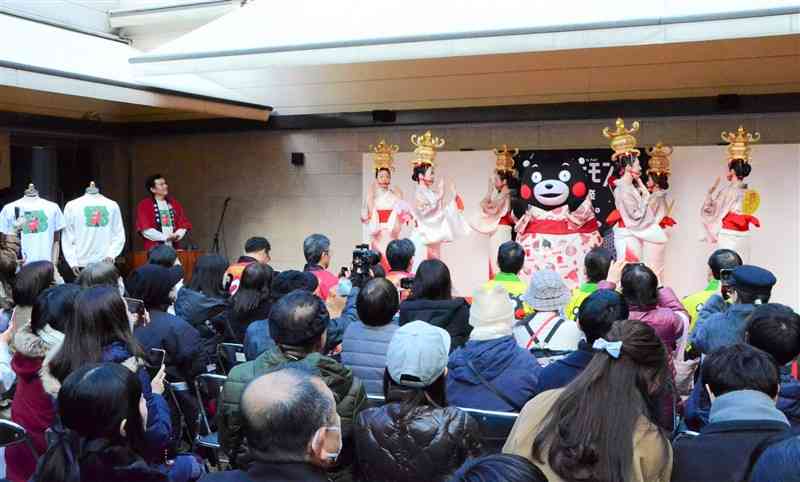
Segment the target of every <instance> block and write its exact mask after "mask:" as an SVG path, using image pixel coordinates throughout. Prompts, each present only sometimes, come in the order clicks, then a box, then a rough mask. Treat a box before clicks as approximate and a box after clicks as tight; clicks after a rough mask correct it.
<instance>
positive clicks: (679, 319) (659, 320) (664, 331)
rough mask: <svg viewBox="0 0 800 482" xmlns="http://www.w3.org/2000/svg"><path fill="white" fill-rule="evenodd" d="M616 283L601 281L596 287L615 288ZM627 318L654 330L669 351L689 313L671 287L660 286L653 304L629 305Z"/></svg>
mask: <svg viewBox="0 0 800 482" xmlns="http://www.w3.org/2000/svg"><path fill="white" fill-rule="evenodd" d="M615 288H616V285H615V284H614V283H611V282H609V281H601V282H600V283H599V284H598V289H612V290H613V289H615ZM629 309H630V315H628V319H629V320H639V321H643V322H645V323H647V324H648V325H650V326H652V327H653V329H654V330H656V334H657V335H658V337H659V338H661V341H662V342H664V345H665V346H666V347H667V349H668V350H669V351H670V353H672V352H674V351H675V349H676V348H677V342H678V340H679V339H680V338H681V335H683V328H684V325H687V326H688V324H689V313H687V312H686V309H685V308H684V307H683V303H681V300H679V299H678V296H677V295H676V294H675V292H674V291H672V288H660V289H659V290H658V301H657V303H656V305H655V306H638V305H630V306H629Z"/></svg>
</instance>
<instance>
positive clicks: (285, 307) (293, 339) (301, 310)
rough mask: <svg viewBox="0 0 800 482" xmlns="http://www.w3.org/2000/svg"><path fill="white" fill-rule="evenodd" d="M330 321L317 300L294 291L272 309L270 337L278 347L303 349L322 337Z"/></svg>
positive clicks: (321, 304) (320, 302)
mask: <svg viewBox="0 0 800 482" xmlns="http://www.w3.org/2000/svg"><path fill="white" fill-rule="evenodd" d="M312 276H313V275H312ZM329 321H330V316H329V315H328V309H327V308H326V307H325V303H323V302H322V300H321V299H319V297H318V296H315V295H314V294H312V293H309V292H308V291H305V290H294V291H292V292H291V293H289V294H287V295H286V296H284V297H282V298H281V299H280V300H279V301H278V302H277V303H275V304H274V305H273V306H272V311H270V313H269V334H270V336H271V337H272V339H273V340H275V343H277V344H279V345H291V346H304V345H306V344H308V343H309V342H311V341H313V340H314V339H315V338H317V337H318V336H320V335H322V333H323V332H324V331H325V330H327V329H328V322H329Z"/></svg>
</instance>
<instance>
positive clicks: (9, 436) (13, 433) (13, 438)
mask: <svg viewBox="0 0 800 482" xmlns="http://www.w3.org/2000/svg"><path fill="white" fill-rule="evenodd" d="M23 443H24V444H25V445H27V446H28V449H29V450H30V451H31V453H32V454H33V459H34V460H37V459H38V458H39V454H38V453H37V452H36V449H35V448H34V447H33V442H31V438H30V437H28V432H27V431H26V430H25V427H23V426H22V425H19V424H16V423H14V422H12V421H11V420H5V419H0V448H6V447H11V446H12V445H18V444H23Z"/></svg>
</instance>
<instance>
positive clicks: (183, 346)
mask: <svg viewBox="0 0 800 482" xmlns="http://www.w3.org/2000/svg"><path fill="white" fill-rule="evenodd" d="M149 313H150V323H148V324H147V325H143V326H137V327H136V329H135V330H134V331H133V336H134V337H135V338H136V340H137V341H138V342H139V344H141V345H142V349H144V351H145V353H146V354H147V353H149V351H150V349H152V348H159V349H162V350H164V351H166V352H167V353H166V358H165V359H164V364H165V365H166V371H167V379H168V380H169V381H171V382H176V381H184V380H192V379H194V377H195V376H197V375H199V374H200V373H204V372H206V371H207V370H206V367H207V366H208V365H209V363H213V360H214V359H209V358H208V357H207V354H206V353H205V352H204V351H203V349H202V348H203V346H202V342H201V340H200V334H199V333H198V331H197V330H195V329H194V328H193V327H192V326H190V325H189V324H188V323H187V322H186V321H184V320H183V319H182V318H179V317H177V316H175V315H170V314H169V313H165V312H163V311H158V310H151V311H150V312H149Z"/></svg>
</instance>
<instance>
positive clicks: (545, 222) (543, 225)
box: [525, 218, 598, 234]
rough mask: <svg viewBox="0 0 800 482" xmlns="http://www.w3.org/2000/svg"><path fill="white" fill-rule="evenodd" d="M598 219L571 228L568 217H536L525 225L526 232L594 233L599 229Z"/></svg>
mask: <svg viewBox="0 0 800 482" xmlns="http://www.w3.org/2000/svg"><path fill="white" fill-rule="evenodd" d="M597 228H598V225H597V220H596V219H592V220H591V221H589V222H587V223H586V224H584V225H583V226H580V227H578V228H574V229H573V228H571V227H570V226H569V222H568V221H567V220H566V219H562V220H553V219H536V218H532V219H531V220H530V221H529V222H528V225H527V226H526V227H525V234H575V233H593V232H595V231H597Z"/></svg>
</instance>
